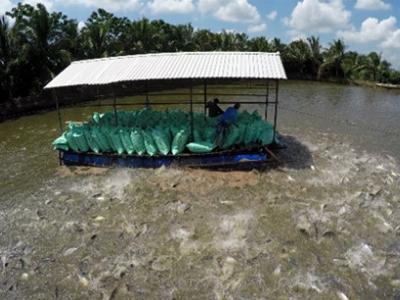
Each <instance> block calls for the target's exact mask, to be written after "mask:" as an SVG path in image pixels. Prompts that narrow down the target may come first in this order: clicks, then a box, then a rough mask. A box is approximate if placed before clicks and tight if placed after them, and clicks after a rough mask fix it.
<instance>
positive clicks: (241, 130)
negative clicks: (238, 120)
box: [236, 124, 246, 145]
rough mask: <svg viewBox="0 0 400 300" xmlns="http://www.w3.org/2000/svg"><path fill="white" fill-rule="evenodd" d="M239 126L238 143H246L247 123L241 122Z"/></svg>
mask: <svg viewBox="0 0 400 300" xmlns="http://www.w3.org/2000/svg"><path fill="white" fill-rule="evenodd" d="M238 128H239V137H238V139H237V142H236V144H237V145H240V144H244V137H245V134H246V125H245V124H239V125H238Z"/></svg>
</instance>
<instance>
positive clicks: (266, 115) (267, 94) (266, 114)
mask: <svg viewBox="0 0 400 300" xmlns="http://www.w3.org/2000/svg"><path fill="white" fill-rule="evenodd" d="M266 92H267V93H266V96H265V116H264V118H265V121H267V120H268V102H269V81H268V80H267V91H266Z"/></svg>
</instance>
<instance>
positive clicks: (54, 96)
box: [53, 89, 63, 134]
mask: <svg viewBox="0 0 400 300" xmlns="http://www.w3.org/2000/svg"><path fill="white" fill-rule="evenodd" d="M53 98H54V101H55V102H56V109H57V115H58V126H59V129H60V134H62V132H63V126H62V119H61V111H60V105H59V103H58V97H57V93H56V90H55V89H53Z"/></svg>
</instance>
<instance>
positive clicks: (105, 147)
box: [92, 127, 111, 152]
mask: <svg viewBox="0 0 400 300" xmlns="http://www.w3.org/2000/svg"><path fill="white" fill-rule="evenodd" d="M92 137H93V138H94V139H95V140H96V142H97V144H98V145H99V147H100V151H101V152H108V151H110V150H111V146H110V144H109V142H108V139H107V137H106V135H105V134H104V133H103V132H102V131H101V129H100V128H99V127H92Z"/></svg>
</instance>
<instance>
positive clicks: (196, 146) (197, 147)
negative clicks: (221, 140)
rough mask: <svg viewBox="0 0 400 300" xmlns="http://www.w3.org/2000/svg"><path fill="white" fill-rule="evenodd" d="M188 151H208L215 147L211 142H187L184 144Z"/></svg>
mask: <svg viewBox="0 0 400 300" xmlns="http://www.w3.org/2000/svg"><path fill="white" fill-rule="evenodd" d="M186 147H187V148H188V149H189V151H190V152H193V153H209V152H212V151H213V150H214V148H215V145H214V144H213V143H208V142H199V143H189V144H187V145H186Z"/></svg>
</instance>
